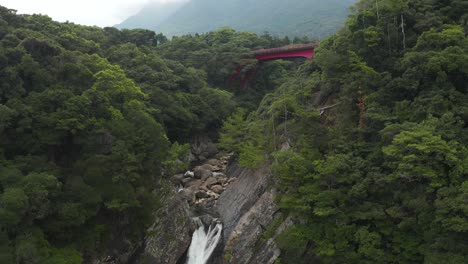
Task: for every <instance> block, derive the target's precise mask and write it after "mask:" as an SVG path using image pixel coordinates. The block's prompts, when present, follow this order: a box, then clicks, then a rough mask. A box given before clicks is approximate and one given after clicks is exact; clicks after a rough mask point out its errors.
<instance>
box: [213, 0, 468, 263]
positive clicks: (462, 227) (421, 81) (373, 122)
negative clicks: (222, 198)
mask: <svg viewBox="0 0 468 264" xmlns="http://www.w3.org/2000/svg"><path fill="white" fill-rule="evenodd" d="M467 33H468V2H467V1H462V0H452V1H433V0H414V1H404V0H381V1H371V0H362V1H359V3H358V4H357V5H356V6H355V7H354V8H353V14H352V15H351V16H350V17H349V19H348V20H347V22H346V25H345V26H344V27H343V28H342V29H341V30H340V31H339V32H338V33H337V34H336V35H334V36H332V37H330V38H329V39H327V40H326V41H324V42H322V43H321V44H322V45H321V47H320V48H319V49H317V55H316V57H315V59H314V60H313V61H308V62H306V63H305V64H304V65H302V66H300V67H299V68H298V69H297V71H296V72H295V74H294V75H293V76H290V77H289V78H286V79H285V80H284V82H283V83H282V84H281V86H280V87H279V88H278V89H277V90H275V91H274V92H272V93H269V94H267V95H266V96H265V98H264V99H263V101H262V102H261V104H260V106H259V108H258V109H257V110H256V111H254V112H252V113H250V114H248V113H247V112H245V111H238V112H237V113H236V114H235V115H233V116H232V117H230V118H229V119H228V120H227V122H226V124H225V125H224V127H223V129H222V132H223V134H222V136H221V139H220V144H221V145H222V146H223V147H225V148H227V149H230V150H235V151H236V152H238V153H239V159H240V163H241V164H243V165H244V166H254V167H255V166H260V165H262V164H264V163H265V162H267V163H268V162H270V161H271V162H272V163H273V164H272V169H273V172H274V174H275V177H276V184H277V186H278V188H279V195H278V196H279V197H278V202H279V204H280V205H281V207H282V208H283V210H284V211H285V212H287V213H289V215H290V216H293V217H294V218H295V219H296V225H295V226H294V227H293V228H290V229H289V230H287V231H286V232H285V233H283V234H282V235H281V237H280V238H278V241H277V242H278V243H279V245H280V246H281V248H282V255H281V263H291V264H299V263H310V261H311V259H317V260H319V262H320V263H433V264H436V263H453V264H460V263H468V147H467V146H468V125H467V124H468V38H467ZM327 106H329V108H327Z"/></svg>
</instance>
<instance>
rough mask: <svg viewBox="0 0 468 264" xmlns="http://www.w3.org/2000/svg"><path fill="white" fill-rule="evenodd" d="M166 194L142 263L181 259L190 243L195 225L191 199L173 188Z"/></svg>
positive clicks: (153, 263) (149, 231) (171, 262)
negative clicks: (185, 198)
mask: <svg viewBox="0 0 468 264" xmlns="http://www.w3.org/2000/svg"><path fill="white" fill-rule="evenodd" d="M165 197H166V199H165V201H163V204H164V207H163V208H162V209H160V210H159V211H158V212H157V214H156V216H155V222H154V224H153V226H151V227H150V228H149V230H148V232H147V237H146V240H145V244H144V248H143V253H142V255H141V257H140V260H141V263H152V264H165V263H168V264H173V263H177V261H178V260H179V259H180V258H181V256H183V255H184V253H185V252H186V251H187V249H188V247H189V246H190V240H191V236H192V231H193V229H194V227H193V223H192V221H191V218H190V215H189V206H188V204H187V202H185V201H184V200H183V199H181V197H180V196H179V195H177V194H176V193H175V192H173V191H171V192H170V193H168V194H167V195H165Z"/></svg>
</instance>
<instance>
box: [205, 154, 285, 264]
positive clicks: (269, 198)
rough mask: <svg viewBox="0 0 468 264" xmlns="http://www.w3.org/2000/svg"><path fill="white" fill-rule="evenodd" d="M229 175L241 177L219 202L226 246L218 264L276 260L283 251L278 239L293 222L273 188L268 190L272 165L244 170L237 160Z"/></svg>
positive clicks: (228, 172)
mask: <svg viewBox="0 0 468 264" xmlns="http://www.w3.org/2000/svg"><path fill="white" fill-rule="evenodd" d="M226 174H227V175H228V176H229V177H237V180H236V181H235V182H234V183H233V184H231V185H230V186H229V188H228V189H227V190H226V191H225V192H224V193H223V194H222V195H221V197H220V198H219V201H218V204H217V211H218V212H219V215H220V217H221V220H222V221H223V223H224V248H223V251H222V256H218V258H216V259H215V261H214V263H236V264H237V263H239V264H242V263H249V264H250V263H259V264H260V263H261V264H266V263H274V262H275V260H276V259H277V258H278V257H279V256H280V254H281V251H280V250H279V248H278V247H277V245H276V243H275V241H274V238H275V236H276V235H278V234H279V233H280V231H282V230H284V229H286V228H287V227H288V226H290V222H291V221H289V220H287V221H284V218H283V216H282V215H281V213H279V208H278V206H277V205H276V204H275V202H274V194H273V191H271V190H267V189H268V186H269V184H270V181H271V173H270V171H269V168H268V167H267V166H265V167H263V168H260V169H256V170H251V169H243V168H240V167H238V166H237V164H236V163H233V164H231V165H230V166H229V167H228V168H227V170H226Z"/></svg>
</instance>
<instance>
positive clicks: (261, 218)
mask: <svg viewBox="0 0 468 264" xmlns="http://www.w3.org/2000/svg"><path fill="white" fill-rule="evenodd" d="M277 211H278V207H277V206H276V205H275V203H274V201H273V194H272V193H270V192H265V193H264V194H263V195H262V196H261V197H260V198H259V199H258V200H257V201H256V203H255V204H254V205H253V206H252V207H251V208H250V210H249V211H247V212H246V213H245V214H244V215H243V216H242V218H241V219H240V220H239V222H238V223H237V225H236V227H235V228H234V230H233V231H232V232H231V234H230V236H229V238H228V239H227V242H226V247H225V252H229V254H230V255H231V256H232V257H231V258H229V259H227V261H228V263H254V262H253V261H252V260H253V259H257V262H255V263H265V264H267V263H274V261H275V260H276V258H278V256H279V255H280V253H281V252H280V250H279V249H278V248H277V247H276V245H274V242H273V243H272V244H273V245H270V246H269V247H267V248H265V249H264V251H265V252H260V250H255V248H256V245H257V244H258V243H259V241H260V239H261V237H262V234H263V232H264V229H266V228H267V227H268V226H269V225H270V224H271V223H272V222H273V219H274V216H275V213H276V212H277ZM260 253H261V255H262V256H260V255H259V254H260Z"/></svg>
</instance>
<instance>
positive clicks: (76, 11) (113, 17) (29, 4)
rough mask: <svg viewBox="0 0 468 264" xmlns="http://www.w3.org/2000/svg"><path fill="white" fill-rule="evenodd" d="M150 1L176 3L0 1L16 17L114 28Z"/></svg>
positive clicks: (75, 0)
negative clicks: (40, 16) (31, 16)
mask: <svg viewBox="0 0 468 264" xmlns="http://www.w3.org/2000/svg"><path fill="white" fill-rule="evenodd" d="M149 1H159V2H171V1H179V0H0V5H2V6H5V7H7V8H10V9H16V10H18V14H43V15H48V16H50V17H51V18H52V19H54V20H56V21H59V22H65V21H69V22H73V23H76V24H82V25H88V26H100V27H105V26H113V25H116V24H118V23H120V22H122V21H123V20H125V19H126V18H128V17H129V16H132V15H134V14H136V13H137V12H138V11H139V10H140V9H141V8H142V7H143V5H145V3H147V2H149Z"/></svg>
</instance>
